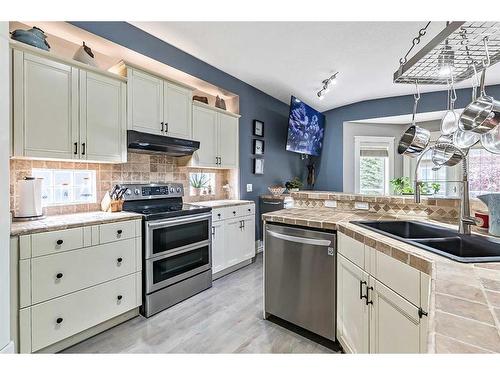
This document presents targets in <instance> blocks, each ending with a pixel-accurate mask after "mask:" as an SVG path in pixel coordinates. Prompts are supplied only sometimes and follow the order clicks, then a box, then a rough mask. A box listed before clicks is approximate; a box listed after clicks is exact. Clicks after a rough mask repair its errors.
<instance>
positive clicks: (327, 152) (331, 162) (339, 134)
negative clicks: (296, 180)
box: [315, 85, 500, 191]
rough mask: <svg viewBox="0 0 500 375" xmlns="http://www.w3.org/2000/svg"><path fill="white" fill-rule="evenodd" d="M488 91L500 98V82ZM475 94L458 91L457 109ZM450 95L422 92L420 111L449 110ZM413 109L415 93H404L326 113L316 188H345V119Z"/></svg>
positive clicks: (353, 119)
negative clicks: (447, 99)
mask: <svg viewBox="0 0 500 375" xmlns="http://www.w3.org/2000/svg"><path fill="white" fill-rule="evenodd" d="M361 89H362V88H361ZM486 92H487V93H488V94H489V95H492V96H494V97H496V98H500V85H494V86H489V87H487V88H486ZM333 95H335V93H333ZM471 95H472V93H471V89H461V90H457V101H456V102H455V108H464V107H465V106H466V105H467V104H469V103H470V101H471ZM446 98H447V93H446V91H437V92H431V93H425V94H421V98H420V101H419V103H418V109H417V112H419V113H420V112H432V111H442V110H444V109H446V104H445V103H446ZM412 110H413V95H404V96H395V97H389V98H382V99H374V100H367V101H363V102H358V103H353V104H349V105H346V106H343V107H339V108H335V109H332V110H330V111H327V112H325V113H324V114H325V117H326V129H325V141H324V143H323V152H322V154H321V160H320V163H319V166H318V168H317V169H318V177H317V180H316V186H315V188H316V189H318V190H333V191H342V189H343V147H342V140H343V123H344V122H346V121H355V120H364V119H370V118H377V117H386V116H397V115H404V114H408V113H411V112H412ZM353 173H354V172H353Z"/></svg>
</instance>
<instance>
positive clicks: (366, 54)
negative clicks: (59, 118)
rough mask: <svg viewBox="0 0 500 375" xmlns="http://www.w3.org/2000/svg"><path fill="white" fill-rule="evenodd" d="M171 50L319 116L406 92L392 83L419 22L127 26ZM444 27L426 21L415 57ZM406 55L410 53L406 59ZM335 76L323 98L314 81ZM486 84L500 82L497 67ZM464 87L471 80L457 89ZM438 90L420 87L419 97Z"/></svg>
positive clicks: (407, 87)
mask: <svg viewBox="0 0 500 375" xmlns="http://www.w3.org/2000/svg"><path fill="white" fill-rule="evenodd" d="M131 23H132V24H133V25H135V26H137V27H139V28H141V29H143V30H144V31H146V32H148V33H150V34H153V35H155V36H156V37H158V38H160V39H162V40H164V41H166V42H168V43H170V44H172V45H174V46H176V47H177V48H179V49H181V50H183V51H185V52H187V53H189V54H191V55H193V56H195V57H197V58H199V59H201V60H203V61H205V62H207V63H209V64H211V65H213V66H215V67H217V68H219V69H221V70H223V71H224V72H226V73H229V74H231V75H233V76H235V77H237V78H239V79H241V80H243V81H245V82H247V83H249V84H250V85H252V86H254V87H256V88H258V89H260V90H262V91H264V92H265V93H267V94H269V95H271V96H273V97H275V98H277V99H279V100H281V101H283V102H285V103H289V101H290V95H292V94H293V95H295V96H297V97H299V98H301V99H302V100H304V101H305V102H307V103H308V104H310V105H311V106H313V107H315V108H316V109H318V110H321V111H325V110H328V109H331V108H335V107H339V106H342V105H346V104H349V103H354V102H358V101H363V100H368V99H375V98H382V97H389V96H397V95H405V94H411V93H413V90H414V87H413V86H412V85H401V84H399V85H397V84H394V83H393V82H392V77H393V73H394V71H395V70H396V69H397V67H398V64H399V63H398V61H399V58H400V57H401V56H403V55H404V54H405V53H406V51H407V50H408V48H409V47H410V45H411V41H412V39H413V38H414V37H415V35H416V34H417V33H418V30H419V29H420V28H421V27H422V26H424V25H425V22H423V21H422V22H131ZM444 27H445V22H432V23H431V25H430V26H429V29H428V32H427V34H426V35H425V36H424V37H423V38H422V42H421V43H420V44H419V45H417V47H416V48H415V49H414V51H415V52H416V51H417V50H418V49H420V48H421V47H422V46H424V45H425V44H426V43H427V42H428V41H430V40H431V39H432V38H433V37H434V36H435V35H436V34H437V33H438V32H439V31H441V30H442V29H443V28H444ZM410 56H411V55H410ZM336 71H339V72H340V73H339V76H338V84H337V85H336V86H335V87H334V88H333V89H332V90H331V91H330V92H329V93H328V94H327V96H326V97H325V99H324V100H322V101H320V100H318V98H317V96H316V93H317V91H318V90H319V89H320V88H321V81H322V80H323V79H325V78H327V77H328V76H329V75H331V74H332V73H334V72H336ZM486 82H487V84H496V83H500V64H497V66H494V67H493V68H491V69H490V71H489V72H488V74H487V79H486ZM465 86H470V82H466V83H462V85H460V86H459V87H465ZM443 88H444V87H443V86H423V87H422V88H421V91H422V92H427V91H438V90H442V89H443Z"/></svg>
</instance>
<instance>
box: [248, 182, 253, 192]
mask: <svg viewBox="0 0 500 375" xmlns="http://www.w3.org/2000/svg"><path fill="white" fill-rule="evenodd" d="M252 190H253V186H252V184H247V193H250V192H251V191H252Z"/></svg>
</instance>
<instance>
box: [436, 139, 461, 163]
mask: <svg viewBox="0 0 500 375" xmlns="http://www.w3.org/2000/svg"><path fill="white" fill-rule="evenodd" d="M462 158H463V154H462V153H461V152H460V151H458V150H457V149H456V148H455V147H453V137H452V136H451V135H442V136H441V137H439V138H438V140H437V141H436V146H435V147H434V149H433V150H432V162H433V163H434V164H435V165H436V166H439V167H440V166H447V167H453V166H455V165H457V164H458V163H460V162H461V161H462Z"/></svg>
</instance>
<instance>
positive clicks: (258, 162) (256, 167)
mask: <svg viewBox="0 0 500 375" xmlns="http://www.w3.org/2000/svg"><path fill="white" fill-rule="evenodd" d="M253 173H254V174H264V159H253Z"/></svg>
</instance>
